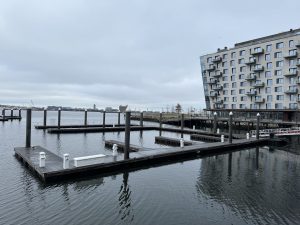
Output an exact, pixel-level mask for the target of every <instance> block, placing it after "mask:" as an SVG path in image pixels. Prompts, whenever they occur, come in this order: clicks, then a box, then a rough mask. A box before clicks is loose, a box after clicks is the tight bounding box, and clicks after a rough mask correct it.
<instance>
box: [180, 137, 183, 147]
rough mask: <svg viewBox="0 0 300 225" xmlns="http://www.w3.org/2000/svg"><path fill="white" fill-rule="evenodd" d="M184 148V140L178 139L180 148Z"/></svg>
mask: <svg viewBox="0 0 300 225" xmlns="http://www.w3.org/2000/svg"><path fill="white" fill-rule="evenodd" d="M183 147H184V140H183V138H180V148H183Z"/></svg>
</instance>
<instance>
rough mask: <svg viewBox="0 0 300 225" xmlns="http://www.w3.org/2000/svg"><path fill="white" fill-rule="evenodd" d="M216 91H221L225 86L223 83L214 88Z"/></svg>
mask: <svg viewBox="0 0 300 225" xmlns="http://www.w3.org/2000/svg"><path fill="white" fill-rule="evenodd" d="M212 89H213V90H214V91H221V90H222V89H223V86H221V85H217V86H215V87H213V88H212Z"/></svg>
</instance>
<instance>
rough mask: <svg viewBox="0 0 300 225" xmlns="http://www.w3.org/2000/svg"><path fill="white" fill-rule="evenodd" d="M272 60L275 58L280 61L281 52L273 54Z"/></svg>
mask: <svg viewBox="0 0 300 225" xmlns="http://www.w3.org/2000/svg"><path fill="white" fill-rule="evenodd" d="M274 58H275V59H280V58H282V52H275V53H274Z"/></svg>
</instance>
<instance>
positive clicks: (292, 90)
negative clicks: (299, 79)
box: [284, 88, 298, 95]
mask: <svg viewBox="0 0 300 225" xmlns="http://www.w3.org/2000/svg"><path fill="white" fill-rule="evenodd" d="M284 93H286V94H288V95H294V94H297V93H298V89H297V88H290V89H289V90H286V91H285V92H284Z"/></svg>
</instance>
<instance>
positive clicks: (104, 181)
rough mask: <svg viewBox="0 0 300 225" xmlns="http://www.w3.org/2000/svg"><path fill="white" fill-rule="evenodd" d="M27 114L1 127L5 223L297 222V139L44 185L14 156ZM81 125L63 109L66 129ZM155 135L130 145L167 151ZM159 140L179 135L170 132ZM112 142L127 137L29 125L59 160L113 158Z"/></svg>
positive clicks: (95, 116)
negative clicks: (55, 130)
mask: <svg viewBox="0 0 300 225" xmlns="http://www.w3.org/2000/svg"><path fill="white" fill-rule="evenodd" d="M23 114H24V115H23V119H22V120H21V121H18V120H13V121H8V122H1V123H0V137H1V141H0V180H1V182H0V224H1V225H2V224H3V225H16V224H18V225H19V224H20V225H22V224H26V225H27V224H28V225H44V224H45V225H46V224H47V225H48V224H49V225H53V224H59V225H64V224H65V225H67V224H68V225H69V224H74V225H76V224H80V225H82V224H83V225H85V224H87V225H89V224H91V225H92V224H93V225H94V224H113V225H117V224H144V225H147V224H149V225H150V224H164V225H168V224H170V225H171V224H172V225H173V224H189V225H194V224H195V225H196V224H197V225H198V224H208V225H209V224H241V225H243V224H300V150H299V149H300V147H299V146H300V145H299V138H298V137H293V139H292V140H291V145H290V148H291V150H290V149H289V148H285V149H279V148H271V149H270V148H269V147H267V146H266V147H260V148H251V149H243V150H241V151H237V152H233V153H228V154H223V155H218V156H212V157H204V158H195V159H192V160H187V161H183V162H178V163H173V164H169V165H161V166H156V167H152V168H148V169H141V170H135V171H126V170H124V172H123V173H119V174H114V175H106V176H104V177H103V176H100V175H98V176H97V175H96V176H92V177H81V178H78V179H75V180H67V181H64V182H58V183H49V184H44V183H42V182H41V181H40V180H39V179H38V178H37V177H35V176H34V175H33V174H32V173H31V172H30V171H29V170H28V168H26V167H25V166H24V165H23V164H21V163H20V162H19V161H18V160H17V159H16V158H15V157H14V151H13V148H14V147H20V146H24V145H25V124H26V120H25V119H24V118H25V112H23ZM88 116H89V119H88V123H89V124H101V123H102V114H101V113H89V114H88ZM121 118H122V120H121V123H124V118H123V117H121ZM83 120H84V113H83V112H62V123H61V124H62V125H64V124H83ZM32 122H33V125H42V122H43V113H42V112H33V117H32ZM47 122H48V124H49V125H51V124H52V125H55V124H56V123H57V114H56V113H55V112H48V121H47ZM106 123H107V124H113V123H115V124H116V123H117V114H107V115H106ZM132 123H135V122H134V121H132ZM136 123H138V122H136ZM145 124H146V123H145ZM156 125H157V124H156ZM158 134H159V131H144V132H143V133H142V134H141V133H140V132H139V131H137V132H132V133H131V143H132V144H135V145H139V146H143V147H147V148H156V147H162V146H160V145H158V144H155V143H154V137H155V136H158ZM162 135H164V136H170V137H176V138H179V137H180V134H175V133H169V132H165V133H164V132H163V134H162ZM184 138H185V139H189V135H185V137H184ZM110 139H113V140H120V141H123V140H124V132H115V133H101V132H100V133H86V134H84V133H78V134H60V135H58V134H48V133H47V132H46V131H43V130H36V129H34V126H33V127H32V145H40V146H42V147H45V148H47V149H48V150H50V151H52V152H53V153H55V154H58V155H60V156H62V155H63V154H64V153H69V154H70V156H71V158H72V157H76V156H85V155H92V154H100V153H103V154H111V150H110V149H106V148H105V147H104V141H105V140H110ZM163 147H165V148H167V147H166V146H163Z"/></svg>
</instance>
